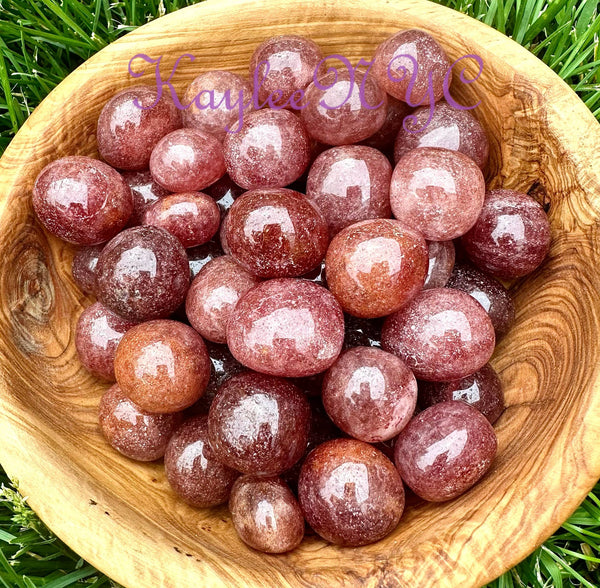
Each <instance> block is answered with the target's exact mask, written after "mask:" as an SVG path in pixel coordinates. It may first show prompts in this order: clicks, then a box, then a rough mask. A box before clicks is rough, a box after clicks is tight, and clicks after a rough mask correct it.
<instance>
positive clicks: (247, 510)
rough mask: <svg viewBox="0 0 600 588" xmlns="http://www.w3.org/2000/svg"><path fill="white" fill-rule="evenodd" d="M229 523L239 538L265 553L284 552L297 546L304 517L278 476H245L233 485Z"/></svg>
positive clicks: (302, 535) (289, 491)
mask: <svg viewBox="0 0 600 588" xmlns="http://www.w3.org/2000/svg"><path fill="white" fill-rule="evenodd" d="M229 510H230V511H231V520H232V522H233V526H234V527H235V530H236V531H237V534H238V535H239V537H240V539H241V540H242V541H243V542H244V543H246V544H247V545H249V546H250V547H253V548H254V549H258V550H259V551H264V552H265V553H285V552H287V551H291V550H292V549H295V548H296V547H298V545H300V542H301V541H302V538H303V537H304V516H303V515H302V511H301V510H300V505H299V504H298V501H297V500H296V497H295V496H294V495H293V494H292V491H291V490H290V489H289V488H288V486H287V485H286V484H285V482H283V481H282V480H281V478H279V477H277V476H270V477H265V476H254V475H246V476H241V477H240V478H238V479H237V480H236V482H235V484H234V485H233V489H232V491H231V498H230V499H229Z"/></svg>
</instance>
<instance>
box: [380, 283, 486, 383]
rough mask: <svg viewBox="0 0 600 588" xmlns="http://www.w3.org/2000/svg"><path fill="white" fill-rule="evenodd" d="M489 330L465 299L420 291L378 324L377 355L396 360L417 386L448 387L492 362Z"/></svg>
mask: <svg viewBox="0 0 600 588" xmlns="http://www.w3.org/2000/svg"><path fill="white" fill-rule="evenodd" d="M495 342H496V341H495V337H494V327H493V325H492V321H491V320H490V318H489V316H488V315H487V313H486V312H485V310H484V309H483V307H482V306H481V304H479V303H478V302H477V301H475V300H474V299H473V298H471V297H470V296H469V295H468V294H465V293H464V292H460V291H459V290H451V289H450V288H432V289H431V290H423V291H422V292H421V293H420V294H418V295H417V297H416V298H414V299H413V300H412V301H411V302H409V303H408V304H407V305H406V306H405V307H404V308H402V309H401V310H399V311H398V312H396V313H395V314H392V315H390V316H389V317H388V318H387V319H386V321H385V323H384V324H383V330H382V333H381V344H382V347H383V349H385V350H386V351H389V352H391V353H394V354H395V355H397V356H398V357H400V358H402V359H403V360H404V361H405V362H406V363H407V364H408V367H409V368H411V369H412V371H413V372H414V374H415V376H416V377H417V378H419V379H420V380H428V381H433V382H448V381H451V380H458V379H460V378H464V377H465V376H468V375H470V374H472V373H474V372H476V371H477V370H479V369H481V368H482V367H483V366H484V365H485V364H486V363H487V361H488V360H489V359H490V357H491V356H492V353H493V351H494V345H495Z"/></svg>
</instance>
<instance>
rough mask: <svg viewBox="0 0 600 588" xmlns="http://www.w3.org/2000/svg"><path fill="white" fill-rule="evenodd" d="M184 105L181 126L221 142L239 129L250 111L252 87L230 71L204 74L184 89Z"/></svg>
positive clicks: (251, 106) (215, 71)
mask: <svg viewBox="0 0 600 588" xmlns="http://www.w3.org/2000/svg"><path fill="white" fill-rule="evenodd" d="M183 104H185V105H186V106H187V105H188V104H189V105H190V106H189V107H188V108H186V109H185V110H184V111H183V126H184V127H189V128H194V129H198V130H200V131H204V132H205V133H211V134H212V135H214V136H215V137H217V139H219V141H223V140H224V139H225V137H226V136H227V134H228V132H232V133H235V132H236V131H238V130H239V129H240V126H241V124H242V121H243V118H244V116H245V115H246V114H247V113H248V112H250V111H251V110H252V108H253V104H252V85H251V84H250V83H249V82H248V80H246V79H244V78H243V77H242V76H238V75H237V74H234V73H233V72H230V71H222V70H213V71H207V72H205V73H202V74H200V75H199V76H198V77H196V78H195V79H194V80H193V81H192V83H191V84H190V85H189V86H188V87H187V90H186V91H185V95H184V97H183Z"/></svg>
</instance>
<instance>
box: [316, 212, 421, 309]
mask: <svg viewBox="0 0 600 588" xmlns="http://www.w3.org/2000/svg"><path fill="white" fill-rule="evenodd" d="M427 264H428V250H427V244H426V242H425V239H424V238H423V237H422V235H421V234H420V233H419V232H418V231H416V230H414V229H412V228H410V227H407V226H406V225H405V224H403V223H401V222H400V221H397V220H388V219H375V220H366V221H362V222H359V223H356V224H354V225H351V226H349V227H347V228H345V229H344V230H343V231H341V232H340V233H338V234H337V235H336V236H335V237H334V238H333V240H332V241H331V244H330V245H329V249H328V250H327V256H326V258H325V268H326V274H327V284H328V286H329V289H330V290H331V292H332V293H333V294H334V296H335V297H336V298H337V300H338V302H339V303H340V304H341V306H342V308H343V309H344V311H345V312H347V313H349V314H352V315H354V316H357V317H360V318H376V317H382V316H386V315H388V314H391V313H392V312H395V311H396V310H398V309H399V308H401V307H402V306H404V305H405V304H406V303H407V302H408V301H409V300H410V299H411V298H413V297H414V296H415V295H416V294H417V292H419V290H420V289H421V288H422V287H423V284H424V282H425V276H426V275H427Z"/></svg>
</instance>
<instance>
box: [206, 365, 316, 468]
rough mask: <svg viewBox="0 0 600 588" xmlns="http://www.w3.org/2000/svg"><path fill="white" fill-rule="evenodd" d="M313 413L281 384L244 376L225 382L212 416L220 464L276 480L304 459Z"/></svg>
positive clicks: (285, 383) (213, 440) (213, 444)
mask: <svg viewBox="0 0 600 588" xmlns="http://www.w3.org/2000/svg"><path fill="white" fill-rule="evenodd" d="M309 422H310V407H309V405H308V402H307V401H306V399H305V398H304V395H303V394H302V392H300V390H299V389H298V388H297V387H296V386H294V385H293V384H292V383H291V382H289V381H287V380H284V379H283V378H275V377H273V376H267V375H264V374H258V373H256V372H243V373H241V374H238V375H236V376H233V377H232V378H230V379H229V380H227V381H226V382H225V383H224V384H223V385H222V386H221V388H220V389H219V391H218V392H217V395H216V396H215V399H214V400H213V403H212V404H211V406H210V411H209V413H208V434H209V439H210V445H211V447H212V448H213V450H214V452H215V455H216V456H217V459H218V460H219V461H221V462H222V463H224V464H226V465H228V466H229V467H231V468H234V469H236V470H238V471H240V472H243V473H245V474H271V475H272V474H278V473H280V472H283V471H285V470H287V469H289V468H291V467H292V466H293V465H294V464H295V463H296V462H297V461H298V460H299V459H300V458H301V457H302V455H303V453H304V450H305V448H306V442H307V439H308V428H309Z"/></svg>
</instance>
